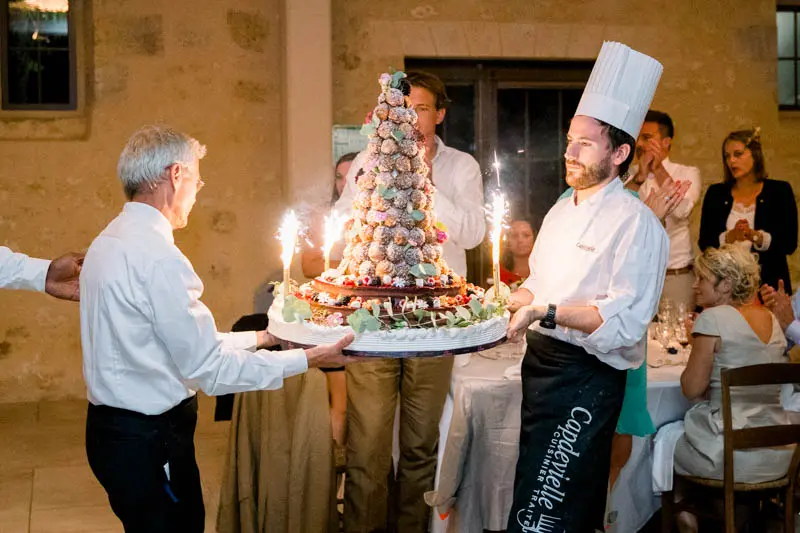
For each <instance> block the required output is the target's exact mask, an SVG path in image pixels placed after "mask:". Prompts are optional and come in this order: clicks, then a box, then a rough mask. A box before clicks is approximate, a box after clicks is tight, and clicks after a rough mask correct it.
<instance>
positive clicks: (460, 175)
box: [335, 136, 486, 276]
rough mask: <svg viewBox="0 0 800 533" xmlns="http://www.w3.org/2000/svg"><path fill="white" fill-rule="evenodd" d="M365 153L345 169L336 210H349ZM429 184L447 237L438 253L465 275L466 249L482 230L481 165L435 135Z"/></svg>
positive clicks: (479, 238) (475, 242)
mask: <svg viewBox="0 0 800 533" xmlns="http://www.w3.org/2000/svg"><path fill="white" fill-rule="evenodd" d="M367 157H368V154H367V152H366V151H363V152H361V153H359V154H358V156H357V157H356V158H355V160H353V164H352V165H351V166H350V170H349V172H348V173H347V178H346V181H345V186H344V190H343V191H342V195H341V197H339V200H338V201H337V202H336V206H335V209H336V210H337V211H339V212H340V213H350V212H351V207H352V204H353V199H354V198H355V196H356V193H357V192H358V185H356V182H355V177H356V174H358V171H359V170H361V167H362V166H363V165H364V163H365V162H366V160H367ZM432 163H433V184H434V185H435V186H436V195H435V196H434V201H433V202H434V203H433V214H434V216H435V217H436V220H438V221H440V222H442V223H443V224H444V225H445V226H447V234H448V236H449V237H448V239H447V241H446V242H445V243H444V244H443V245H442V256H443V257H444V260H445V261H446V262H447V264H448V266H449V267H450V268H452V269H453V271H455V273H456V274H458V275H460V276H466V275H467V255H466V251H467V250H469V249H470V248H475V247H476V246H478V245H479V244H480V243H481V241H483V237H484V235H485V234H486V214H485V211H484V204H483V179H482V178H481V168H480V166H479V165H478V162H477V161H475V158H474V157H472V156H471V155H469V154H467V153H465V152H462V151H460V150H456V149H455V148H450V147H449V146H447V145H445V144H444V142H442V140H441V139H440V138H439V137H438V136H437V137H436V155H435V156H434V157H433V161H432Z"/></svg>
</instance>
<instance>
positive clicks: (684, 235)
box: [631, 158, 703, 269]
mask: <svg viewBox="0 0 800 533" xmlns="http://www.w3.org/2000/svg"><path fill="white" fill-rule="evenodd" d="M662 164H663V165H664V169H665V170H666V171H667V173H668V174H669V175H670V176H671V177H672V179H673V180H674V181H688V182H689V183H690V184H691V185H690V186H689V190H688V191H686V195H685V196H684V197H683V200H681V202H680V203H679V204H678V205H677V207H675V210H674V211H673V212H672V213H670V214H669V215H667V218H666V224H667V235H669V245H670V247H669V261H668V262H667V268H669V269H678V268H684V267H687V266H689V265H691V264H692V261H693V260H694V252H693V251H692V237H691V235H690V233H689V216H691V214H692V210H693V209H694V206H695V205H696V204H697V202H698V201H699V200H700V192H701V189H702V187H703V182H702V181H701V180H700V170H699V169H698V168H697V167H690V166H687V165H679V164H678V163H673V162H672V161H670V160H669V158H666V159H664V161H663V162H662ZM635 173H636V169H635V168H633V169H632V170H631V175H633V174H635ZM659 190H661V187H659V185H658V181H656V178H655V176H654V175H653V174H652V173H651V174H650V175H649V176H648V177H647V179H646V180H644V183H643V184H642V186H641V187H640V188H639V198H641V199H642V201H645V200H647V196H648V195H649V194H650V191H655V192H656V193H658V191H659Z"/></svg>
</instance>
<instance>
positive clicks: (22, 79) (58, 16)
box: [0, 0, 77, 110]
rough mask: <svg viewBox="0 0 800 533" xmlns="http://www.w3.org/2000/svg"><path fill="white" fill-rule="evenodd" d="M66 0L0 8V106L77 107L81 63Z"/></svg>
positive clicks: (16, 1)
mask: <svg viewBox="0 0 800 533" xmlns="http://www.w3.org/2000/svg"><path fill="white" fill-rule="evenodd" d="M70 4H71V2H69V1H68V0H47V1H40V0H26V1H24V0H12V1H7V2H4V5H3V8H2V10H0V23H2V25H1V26H0V27H1V28H2V34H1V35H0V39H2V50H3V56H2V60H1V61H2V76H3V79H2V87H3V102H2V108H3V109H6V110H71V109H77V90H76V81H77V68H76V67H77V61H76V47H75V41H76V39H75V31H74V29H73V24H72V19H73V16H72V15H73V13H72V11H73V10H72V9H70V7H71V6H70Z"/></svg>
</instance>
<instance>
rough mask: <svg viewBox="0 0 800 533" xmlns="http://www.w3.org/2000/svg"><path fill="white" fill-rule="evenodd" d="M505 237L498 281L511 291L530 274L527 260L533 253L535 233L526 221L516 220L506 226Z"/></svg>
mask: <svg viewBox="0 0 800 533" xmlns="http://www.w3.org/2000/svg"><path fill="white" fill-rule="evenodd" d="M507 235H508V237H507V238H506V247H505V250H504V251H503V257H502V260H501V262H500V281H502V282H503V283H505V284H506V285H508V286H509V287H511V290H512V291H513V290H516V289H517V287H518V286H519V284H520V283H521V282H522V281H524V280H525V278H527V277H528V276H530V274H531V270H530V265H529V264H528V259H529V258H530V256H531V251H533V242H534V241H535V240H536V232H535V231H533V226H532V225H531V223H530V222H528V221H527V220H524V219H516V220H514V221H513V222H511V224H509V225H508V234H507Z"/></svg>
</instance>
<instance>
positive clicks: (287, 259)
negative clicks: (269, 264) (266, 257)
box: [278, 211, 300, 302]
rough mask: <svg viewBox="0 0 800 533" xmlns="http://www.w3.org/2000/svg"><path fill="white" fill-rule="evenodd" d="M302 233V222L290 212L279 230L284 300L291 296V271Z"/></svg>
mask: <svg viewBox="0 0 800 533" xmlns="http://www.w3.org/2000/svg"><path fill="white" fill-rule="evenodd" d="M299 232H300V221H299V220H298V219H297V215H295V214H294V211H289V212H288V213H287V214H286V216H285V217H284V218H283V223H281V227H280V228H279V229H278V240H279V241H281V261H283V300H284V302H285V301H286V297H287V296H288V295H289V283H290V281H289V269H290V268H291V266H292V257H293V256H294V249H295V248H296V247H297V234H298V233H299Z"/></svg>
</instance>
